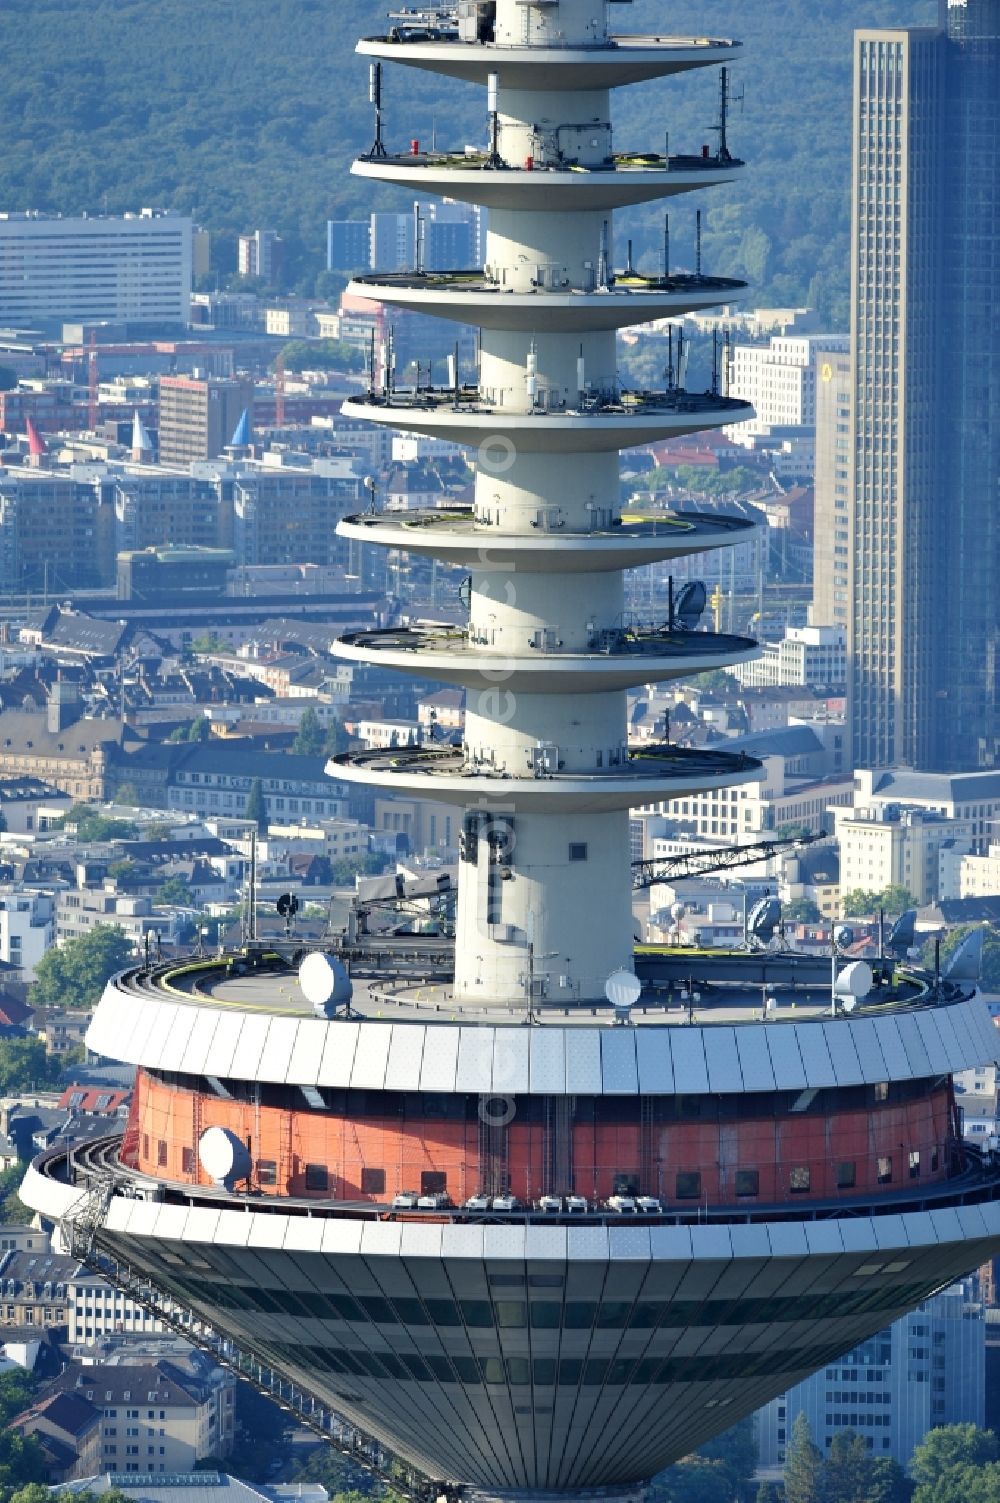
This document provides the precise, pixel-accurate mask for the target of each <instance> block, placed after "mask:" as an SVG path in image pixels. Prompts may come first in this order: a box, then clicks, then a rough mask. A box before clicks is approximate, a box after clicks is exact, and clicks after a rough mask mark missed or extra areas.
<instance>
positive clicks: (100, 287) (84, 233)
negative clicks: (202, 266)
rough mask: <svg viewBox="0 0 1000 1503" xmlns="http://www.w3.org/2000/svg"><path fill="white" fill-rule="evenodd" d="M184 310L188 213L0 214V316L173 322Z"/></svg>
mask: <svg viewBox="0 0 1000 1503" xmlns="http://www.w3.org/2000/svg"><path fill="white" fill-rule="evenodd" d="M190 316H191V221H190V219H184V218H182V217H181V216H180V215H177V214H161V213H158V212H155V211H154V210H152V209H143V210H142V212H141V213H140V214H125V215H123V216H122V217H120V218H118V217H111V216H105V215H96V216H94V217H93V218H89V217H87V216H83V217H82V218H76V219H63V218H62V217H61V216H60V215H55V214H41V213H35V212H32V213H26V214H12V213H4V214H0V322H2V323H4V324H6V325H8V326H14V327H15V328H16V327H18V326H21V327H23V326H24V325H35V324H39V323H41V324H55V323H59V324H61V323H63V322H66V321H71V320H73V319H98V320H113V321H114V322H116V323H124V324H155V325H164V324H167V325H177V324H187V323H188V322H189V321H190Z"/></svg>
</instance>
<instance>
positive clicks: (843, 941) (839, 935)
mask: <svg viewBox="0 0 1000 1503" xmlns="http://www.w3.org/2000/svg"><path fill="white" fill-rule="evenodd" d="M833 942H834V944H835V945H837V946H838V947H839V948H840V949H841V950H846V949H847V946H848V945H853V943H854V930H853V929H851V928H850V927H849V926H848V925H847V924H838V925H837V927H836V929H834V931H833Z"/></svg>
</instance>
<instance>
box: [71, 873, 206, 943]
mask: <svg viewBox="0 0 1000 1503" xmlns="http://www.w3.org/2000/svg"><path fill="white" fill-rule="evenodd" d="M55 910H56V912H55V922H56V943H57V944H60V945H63V944H65V943H66V941H67V940H70V939H81V938H82V937H83V936H84V935H85V934H89V933H90V931H91V930H92V929H95V928H97V927H98V926H103V925H111V926H113V927H114V928H116V929H121V931H122V933H123V934H124V935H125V937H126V938H127V939H129V940H131V942H132V944H133V946H134V947H135V949H136V951H137V952H141V951H142V949H143V948H144V946H145V944H146V936H147V934H148V935H149V936H150V938H151V940H152V941H153V943H154V946H155V942H156V940H157V939H159V941H160V942H161V943H162V944H168V945H172V944H176V943H177V940H178V938H179V934H180V927H181V921H180V919H179V918H178V916H177V914H176V913H174V912H172V911H170V910H168V909H166V908H154V907H153V904H152V900H151V899H150V898H145V897H134V896H132V894H131V893H120V892H117V891H115V888H114V884H113V883H109V884H108V885H107V887H105V888H91V887H75V888H69V889H66V890H62V891H60V892H57V893H56V898H55Z"/></svg>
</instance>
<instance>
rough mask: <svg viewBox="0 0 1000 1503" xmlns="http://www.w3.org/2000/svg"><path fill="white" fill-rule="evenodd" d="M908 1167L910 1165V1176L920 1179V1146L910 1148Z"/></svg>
mask: <svg viewBox="0 0 1000 1503" xmlns="http://www.w3.org/2000/svg"><path fill="white" fill-rule="evenodd" d="M908 1167H909V1170H910V1178H911V1179H919V1178H920V1150H919V1148H913V1149H911V1150H910V1154H909V1162H908Z"/></svg>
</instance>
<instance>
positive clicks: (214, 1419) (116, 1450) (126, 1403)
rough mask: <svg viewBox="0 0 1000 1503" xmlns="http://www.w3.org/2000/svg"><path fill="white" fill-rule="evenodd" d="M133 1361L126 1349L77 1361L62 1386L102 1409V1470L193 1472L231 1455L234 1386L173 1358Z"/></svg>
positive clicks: (215, 1372) (207, 1367) (208, 1369)
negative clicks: (85, 1361) (207, 1461)
mask: <svg viewBox="0 0 1000 1503" xmlns="http://www.w3.org/2000/svg"><path fill="white" fill-rule="evenodd" d="M133 1356H134V1353H133V1352H132V1351H130V1349H129V1347H125V1348H124V1349H123V1350H122V1351H120V1352H115V1353H111V1354H109V1355H108V1357H107V1358H106V1359H105V1360H104V1361H103V1362H100V1363H94V1364H92V1365H91V1364H87V1365H83V1364H81V1363H78V1362H73V1363H70V1364H69V1365H68V1366H67V1367H66V1368H65V1370H64V1371H63V1373H62V1374H61V1375H60V1377H59V1378H58V1379H57V1380H56V1384H55V1386H56V1389H57V1391H58V1392H60V1393H71V1394H73V1395H75V1396H77V1397H83V1398H85V1399H86V1400H87V1401H88V1402H89V1403H91V1404H95V1405H96V1406H97V1408H98V1409H99V1411H100V1415H101V1457H102V1462H103V1465H105V1466H107V1467H109V1468H113V1469H114V1470H115V1471H116V1472H166V1473H177V1472H192V1471H194V1468H195V1465H196V1464H197V1462H199V1461H202V1460H204V1458H205V1457H206V1456H226V1455H228V1454H229V1452H230V1451H231V1450H232V1445H233V1413H234V1403H233V1400H234V1394H235V1387H236V1385H235V1382H234V1380H233V1379H232V1378H230V1377H228V1376H226V1375H225V1374H224V1373H223V1372H222V1370H221V1369H220V1368H216V1367H214V1366H212V1364H210V1363H208V1362H207V1361H206V1362H204V1363H199V1364H197V1366H196V1367H195V1368H194V1370H193V1371H192V1370H190V1367H189V1368H188V1369H185V1367H182V1366H181V1365H180V1364H179V1363H178V1362H177V1361H176V1360H173V1359H172V1358H166V1357H165V1358H161V1359H160V1360H152V1361H147V1362H143V1361H141V1360H140V1361H134V1360H133ZM118 1358H121V1359H122V1360H121V1361H119V1360H118ZM92 1470H93V1469H92Z"/></svg>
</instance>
